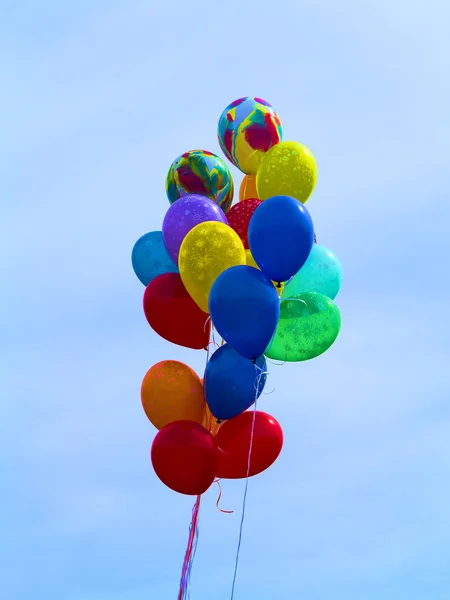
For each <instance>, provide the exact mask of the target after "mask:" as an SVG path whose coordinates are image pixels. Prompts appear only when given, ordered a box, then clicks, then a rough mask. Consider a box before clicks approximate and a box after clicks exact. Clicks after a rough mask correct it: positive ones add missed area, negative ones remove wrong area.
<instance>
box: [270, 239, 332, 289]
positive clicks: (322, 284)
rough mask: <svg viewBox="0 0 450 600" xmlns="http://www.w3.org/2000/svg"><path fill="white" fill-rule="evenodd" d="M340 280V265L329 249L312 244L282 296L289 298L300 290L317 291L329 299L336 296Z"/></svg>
mask: <svg viewBox="0 0 450 600" xmlns="http://www.w3.org/2000/svg"><path fill="white" fill-rule="evenodd" d="M341 282H342V266H341V263H340V261H339V259H338V258H337V256H335V255H334V254H333V253H332V252H331V250H328V248H325V246H321V245H320V244H314V245H313V247H312V249H311V252H310V255H309V256H308V259H307V261H306V262H305V264H304V265H303V267H302V268H301V269H300V271H299V272H298V273H297V274H296V275H294V277H293V278H292V279H291V281H290V282H289V283H288V284H286V287H285V288H284V291H283V294H282V296H281V297H282V298H290V297H291V296H294V295H295V294H301V293H302V292H317V293H318V294H323V295H324V296H327V297H328V298H331V300H334V298H336V296H337V294H338V292H339V289H340V287H341Z"/></svg>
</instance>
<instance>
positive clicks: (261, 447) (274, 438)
mask: <svg viewBox="0 0 450 600" xmlns="http://www.w3.org/2000/svg"><path fill="white" fill-rule="evenodd" d="M253 418H255V423H254V428H253V442H252V452H251V457H250V471H249V476H250V477H252V476H253V475H258V473H261V472H262V471H265V470H266V469H268V468H269V467H270V466H271V465H272V464H273V463H274V462H275V461H276V460H277V458H278V456H279V455H280V452H281V449H282V447H283V431H282V429H281V427H280V424H279V423H278V421H277V420H276V419H274V418H273V417H271V416H270V415H268V414H267V413H264V412H260V411H256V414H255V413H254V411H247V412H244V413H242V414H240V415H238V416H237V417H235V418H234V419H230V420H229V421H227V422H226V423H224V424H223V425H221V426H220V428H219V431H218V432H217V436H216V441H217V445H218V447H219V466H218V470H217V475H216V476H217V477H219V478H223V479H242V478H244V477H247V471H248V455H249V451H250V440H251V434H252V426H253Z"/></svg>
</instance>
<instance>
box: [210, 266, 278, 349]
mask: <svg viewBox="0 0 450 600" xmlns="http://www.w3.org/2000/svg"><path fill="white" fill-rule="evenodd" d="M209 311H210V314H211V320H212V322H213V324H214V327H215V328H216V329H217V331H218V333H219V334H220V335H221V336H222V337H223V339H224V340H225V341H226V342H228V343H229V344H230V346H232V347H233V348H234V349H235V350H237V352H239V354H241V355H242V356H243V357H244V358H250V359H256V358H258V356H261V354H264V350H265V349H266V347H267V344H268V343H269V342H270V340H271V338H272V336H273V334H274V333H275V329H276V327H277V323H278V317H279V315H280V301H279V298H278V294H277V291H276V289H275V288H274V286H273V284H272V282H271V281H270V279H268V278H267V277H266V276H265V275H264V273H262V272H261V271H259V270H258V269H254V268H253V267H247V266H242V265H239V266H236V267H231V268H229V269H227V270H226V271H223V273H221V274H220V275H219V277H218V278H217V279H216V281H215V282H214V283H213V286H212V288H211V292H210V295H209Z"/></svg>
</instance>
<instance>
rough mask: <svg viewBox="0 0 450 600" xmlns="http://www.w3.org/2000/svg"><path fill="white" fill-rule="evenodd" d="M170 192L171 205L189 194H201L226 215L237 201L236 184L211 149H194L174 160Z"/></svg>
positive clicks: (170, 177)
mask: <svg viewBox="0 0 450 600" xmlns="http://www.w3.org/2000/svg"><path fill="white" fill-rule="evenodd" d="M166 192H167V197H168V198H169V202H170V203H171V204H173V203H174V202H176V201H177V200H178V198H181V197H182V196H186V195H187V194H200V195H201V196H206V197H207V198H209V199H210V200H213V201H214V202H215V203H216V204H218V205H219V206H220V208H221V209H222V210H223V212H225V213H226V212H227V210H228V209H229V208H230V206H231V203H232V202H233V194H234V183H233V178H232V176H231V172H230V169H229V168H228V167H227V165H226V164H225V162H224V161H223V160H222V159H221V158H219V157H218V156H216V155H215V154H213V153H212V152H208V151H207V150H191V151H189V152H185V153H184V154H182V155H181V156H179V157H178V158H177V159H176V160H174V161H173V163H172V165H171V167H170V169H169V172H168V173H167V177H166Z"/></svg>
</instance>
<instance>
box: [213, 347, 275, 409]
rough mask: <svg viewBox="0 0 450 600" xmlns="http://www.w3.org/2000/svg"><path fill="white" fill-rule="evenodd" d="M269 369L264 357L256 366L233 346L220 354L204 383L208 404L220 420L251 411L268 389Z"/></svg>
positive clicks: (223, 348)
mask: <svg viewBox="0 0 450 600" xmlns="http://www.w3.org/2000/svg"><path fill="white" fill-rule="evenodd" d="M266 369H267V365H266V360H265V358H264V356H260V357H259V358H258V359H257V360H256V365H255V364H253V362H252V361H251V360H248V359H247V358H243V357H242V356H241V355H240V354H238V353H237V352H236V350H235V349H234V348H232V347H231V346H230V345H229V344H224V345H223V346H221V347H220V348H219V349H218V350H216V352H214V354H213V355H212V356H211V358H210V359H209V361H208V364H207V365H206V370H205V383H204V387H205V398H206V403H207V404H208V407H209V409H210V411H211V413H212V414H213V415H214V416H215V417H216V419H219V420H221V421H224V420H225V419H231V418H233V417H235V416H236V415H239V414H240V413H241V412H243V411H244V410H247V408H248V407H249V406H251V405H252V404H253V403H254V402H255V400H256V399H257V398H259V396H260V394H261V392H262V391H263V389H264V386H265V384H266V378H267V375H266Z"/></svg>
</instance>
